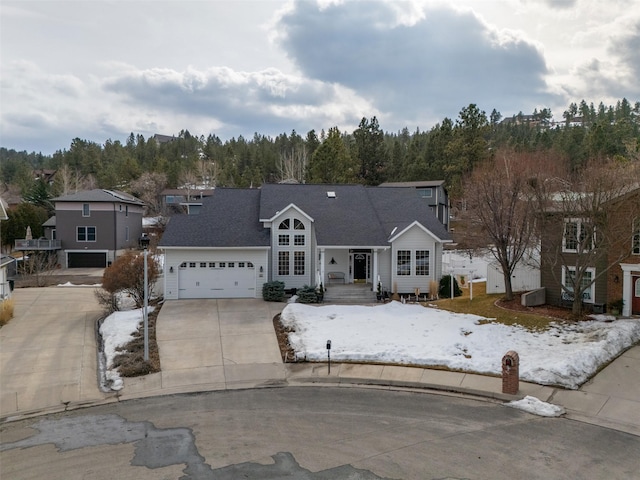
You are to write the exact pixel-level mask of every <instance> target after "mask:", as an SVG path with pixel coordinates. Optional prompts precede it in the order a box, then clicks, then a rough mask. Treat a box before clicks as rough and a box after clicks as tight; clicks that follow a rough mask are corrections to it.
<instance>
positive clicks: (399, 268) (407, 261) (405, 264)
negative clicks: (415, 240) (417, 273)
mask: <svg viewBox="0 0 640 480" xmlns="http://www.w3.org/2000/svg"><path fill="white" fill-rule="evenodd" d="M396 259H397V264H396V274H397V275H411V250H398V252H397V254H396Z"/></svg>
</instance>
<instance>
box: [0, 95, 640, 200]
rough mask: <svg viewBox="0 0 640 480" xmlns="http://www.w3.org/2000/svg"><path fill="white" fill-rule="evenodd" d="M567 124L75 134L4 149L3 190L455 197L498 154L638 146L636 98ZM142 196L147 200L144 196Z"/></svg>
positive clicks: (608, 152) (369, 122)
mask: <svg viewBox="0 0 640 480" xmlns="http://www.w3.org/2000/svg"><path fill="white" fill-rule="evenodd" d="M563 119H564V121H563V122H560V123H559V124H555V125H554V124H552V123H551V111H550V109H547V108H543V109H541V110H537V109H536V110H535V111H534V112H533V113H532V114H530V115H524V114H522V112H520V113H519V114H517V115H514V116H513V117H510V118H503V117H502V115H501V114H500V112H497V111H496V110H495V109H494V110H493V111H492V112H491V113H490V114H489V115H488V116H487V114H486V113H485V112H484V111H482V110H480V109H479V108H478V107H477V106H476V105H475V104H470V105H468V106H466V107H464V108H462V109H461V110H460V112H459V115H458V117H457V118H456V119H450V118H444V119H443V120H442V121H441V122H439V123H438V124H437V125H435V126H434V127H433V128H431V129H430V130H428V131H420V129H416V130H415V131H414V132H410V131H409V130H408V128H404V129H402V130H401V131H398V132H395V133H393V132H384V131H383V130H382V128H381V126H380V125H379V122H378V120H377V118H376V117H372V118H370V119H367V118H363V119H362V120H361V122H360V124H359V125H358V127H357V128H356V129H355V130H354V131H352V132H347V131H341V130H340V129H339V128H338V127H331V128H329V129H328V130H326V131H325V130H322V131H321V132H319V133H318V132H316V131H315V130H311V131H309V132H307V133H306V135H304V136H302V135H300V134H298V133H297V132H296V131H295V130H293V131H292V132H291V133H290V134H287V133H283V134H281V135H278V136H276V137H275V138H272V137H269V136H265V135H261V134H258V133H256V134H254V136H253V138H250V139H248V138H244V137H243V136H239V137H237V138H231V139H229V140H225V141H222V140H221V139H220V138H219V137H218V136H216V135H215V134H209V135H208V136H207V137H205V136H204V135H200V136H198V135H194V134H192V133H190V132H189V131H188V130H182V131H180V132H179V133H178V134H177V135H176V136H173V137H164V138H162V139H161V141H158V139H157V138H156V137H155V136H154V137H149V138H144V136H143V135H140V134H138V135H135V134H134V133H131V134H130V135H129V137H128V138H127V140H126V142H125V143H122V142H120V141H118V140H116V141H113V140H107V141H105V143H104V144H103V145H100V144H98V143H95V142H92V141H88V140H83V139H80V138H75V139H73V140H72V142H71V145H70V147H69V148H68V149H62V150H58V151H56V152H55V153H54V154H53V155H42V154H36V153H35V152H33V153H27V152H24V151H23V152H17V151H15V150H9V149H7V148H1V149H0V160H1V162H0V174H1V177H2V184H3V186H2V189H3V191H5V190H6V189H8V188H10V186H12V187H13V188H14V190H19V193H20V194H21V195H22V197H23V198H25V199H30V200H29V201H31V202H32V203H35V204H41V206H44V207H45V208H50V206H49V205H47V204H46V197H47V195H48V196H49V197H50V196H53V195H61V194H66V193H71V192H75V191H78V190H81V189H88V188H107V189H118V190H123V191H128V192H130V193H133V194H137V195H139V196H140V197H141V198H142V197H144V196H149V194H148V193H146V194H145V188H147V189H149V188H152V189H158V188H179V187H183V186H185V185H196V184H197V185H201V186H202V185H203V186H210V187H213V186H226V187H252V186H253V187H257V186H259V185H261V184H263V183H275V182H281V181H297V182H306V183H362V184H365V185H378V184H380V183H382V182H390V181H414V180H444V181H445V185H446V186H447V188H448V189H449V191H450V194H451V196H452V197H453V198H454V199H455V198H459V197H461V194H462V191H463V183H464V182H463V180H464V179H465V178H466V177H468V175H469V174H470V173H471V172H472V171H473V169H474V168H475V167H476V166H477V165H479V164H481V163H482V162H483V161H485V160H487V159H489V158H491V157H492V156H494V155H495V153H496V152H497V151H500V150H501V149H504V148H509V149H511V150H512V151H516V152H527V153H540V154H544V155H547V154H553V155H555V156H556V157H557V158H558V159H559V161H562V162H564V163H566V165H567V167H568V169H569V170H570V171H579V170H580V169H581V168H583V167H584V166H585V165H586V164H587V162H588V161H589V160H590V159H593V158H613V157H620V158H627V159H628V158H633V157H634V156H637V154H638V151H639V150H640V102H635V104H633V105H632V104H631V103H630V102H629V101H628V100H627V99H622V100H620V101H618V102H617V103H616V105H610V106H605V105H604V104H603V103H602V102H601V103H600V104H599V105H598V106H597V107H596V106H594V105H593V104H587V103H586V102H585V101H584V100H583V101H582V102H580V103H579V104H575V103H572V104H571V105H569V107H568V108H567V110H566V111H565V112H564V113H563ZM39 169H52V170H57V173H56V175H55V182H54V184H53V185H52V186H47V185H41V184H38V182H37V181H35V180H34V174H33V172H34V170H39ZM143 199H144V198H143Z"/></svg>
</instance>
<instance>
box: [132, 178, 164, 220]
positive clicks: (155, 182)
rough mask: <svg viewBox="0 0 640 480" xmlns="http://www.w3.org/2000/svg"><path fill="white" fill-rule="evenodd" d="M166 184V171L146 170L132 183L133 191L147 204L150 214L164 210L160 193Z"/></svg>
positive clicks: (156, 213)
mask: <svg viewBox="0 0 640 480" xmlns="http://www.w3.org/2000/svg"><path fill="white" fill-rule="evenodd" d="M166 186H167V176H166V175H165V174H164V173H156V172H145V173H143V174H142V175H140V177H139V178H138V179H137V180H135V181H133V182H132V183H131V192H132V193H133V194H134V195H135V196H136V197H138V198H139V199H140V200H142V201H143V202H144V203H145V204H146V205H147V213H148V214H149V215H159V214H160V213H161V210H162V201H161V199H160V194H161V193H162V190H164V189H165V187H166Z"/></svg>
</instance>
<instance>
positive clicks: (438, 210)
mask: <svg viewBox="0 0 640 480" xmlns="http://www.w3.org/2000/svg"><path fill="white" fill-rule="evenodd" d="M380 186H381V187H409V188H414V189H415V190H416V193H417V194H418V196H419V197H420V198H422V199H424V200H425V201H426V203H427V205H429V208H430V209H431V211H432V212H433V214H434V215H435V216H436V217H437V218H438V220H440V222H441V223H442V224H443V225H444V228H446V229H447V231H449V214H450V210H451V205H450V204H449V194H448V193H447V189H446V188H445V187H444V180H425V181H421V182H387V183H383V184H381V185H380Z"/></svg>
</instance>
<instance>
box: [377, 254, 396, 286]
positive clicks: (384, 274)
mask: <svg viewBox="0 0 640 480" xmlns="http://www.w3.org/2000/svg"><path fill="white" fill-rule="evenodd" d="M378 275H380V283H382V288H383V289H385V290H387V291H389V292H390V291H391V287H392V286H393V285H392V284H391V249H387V250H379V251H378ZM374 280H375V279H374ZM377 288H378V285H377V284H376V285H374V289H377Z"/></svg>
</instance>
